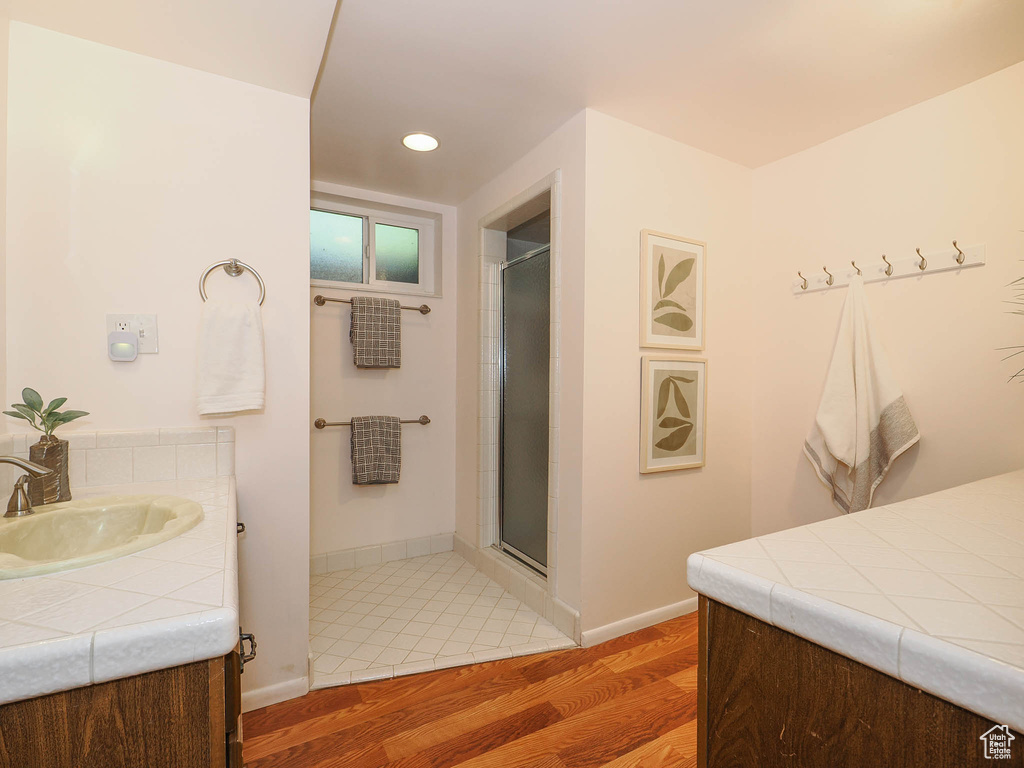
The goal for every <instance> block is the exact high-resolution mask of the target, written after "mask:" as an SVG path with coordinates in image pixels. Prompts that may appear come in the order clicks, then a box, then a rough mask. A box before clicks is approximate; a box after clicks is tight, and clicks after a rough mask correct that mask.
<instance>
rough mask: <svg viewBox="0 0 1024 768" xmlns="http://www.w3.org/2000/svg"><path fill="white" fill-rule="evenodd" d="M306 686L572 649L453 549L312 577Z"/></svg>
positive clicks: (547, 624)
mask: <svg viewBox="0 0 1024 768" xmlns="http://www.w3.org/2000/svg"><path fill="white" fill-rule="evenodd" d="M309 598H310V608H309V616H310V621H309V645H310V654H311V656H312V658H313V664H312V671H311V672H312V680H311V687H313V688H326V687H328V686H332V685H345V684H347V683H357V682H362V681H365V680H378V679H381V678H387V677H394V676H396V675H411V674H415V673H417V672H427V671H430V670H432V669H444V668H446V667H454V666H459V665H461V664H475V663H477V662H481V661H493V660H495V659H505V658H509V657H511V656H523V655H525V654H528V653H540V652H542V651H550V650H557V649H561V648H572V647H574V645H575V643H573V641H572V640H571V639H570V638H568V637H566V636H565V635H563V634H562V633H560V632H559V631H558V630H557V629H555V627H554V626H553V625H552V624H551V623H550V622H549V621H547V620H546V619H544V618H543V617H541V616H538V615H537V614H536V613H534V612H533V611H532V610H530V609H529V608H527V607H526V606H525V605H523V604H522V603H521V602H520V601H519V600H517V599H516V598H514V597H512V596H511V595H510V594H508V592H506V591H504V590H503V589H502V588H501V587H500V586H498V585H497V584H496V583H495V582H493V581H491V580H490V579H489V578H487V576H485V575H484V574H482V573H480V572H479V571H477V570H476V568H474V567H473V566H472V565H470V564H469V563H467V562H466V561H465V560H463V559H462V558H461V557H459V556H458V555H456V554H455V553H454V552H441V553H439V554H435V555H424V556H422V557H414V558H411V559H408V560H395V561H392V562H390V563H384V564H383V565H369V566H365V567H362V568H355V569H353V570H347V571H334V572H333V573H326V574H323V575H321V576H313V577H311V579H310V588H309Z"/></svg>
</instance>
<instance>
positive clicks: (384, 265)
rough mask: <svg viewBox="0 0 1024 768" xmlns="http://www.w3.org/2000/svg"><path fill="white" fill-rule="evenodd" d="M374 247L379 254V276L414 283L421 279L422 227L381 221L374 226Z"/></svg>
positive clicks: (379, 277)
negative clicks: (401, 225)
mask: <svg viewBox="0 0 1024 768" xmlns="http://www.w3.org/2000/svg"><path fill="white" fill-rule="evenodd" d="M373 250H374V253H375V254H376V257H377V258H376V262H377V279H378V280H384V281H386V282H389V283H412V284H413V285H415V284H417V283H419V281H420V233H419V230H416V229H412V228H410V227H396V226H394V225H392V224H380V223H377V224H375V225H374V230H373Z"/></svg>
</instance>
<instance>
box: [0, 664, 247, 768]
mask: <svg viewBox="0 0 1024 768" xmlns="http://www.w3.org/2000/svg"><path fill="white" fill-rule="evenodd" d="M240 674H241V662H240V658H239V654H238V653H237V652H232V653H230V654H228V655H227V656H224V657H221V658H217V659H210V660H209V661H200V662H195V663H193V664H184V665H182V666H180V667H172V668H170V669H162V670H159V671H157V672H148V673H146V674H143V675H136V676H134V677H128V678H124V679H122V680H112V681H110V682H107V683H100V684H98V685H89V686H85V687H83V688H74V689H72V690H70V691H61V692H60V693H53V694H50V695H48V696H40V697H39V698H35V699H28V700H26V701H16V702H13V703H11V704H4V705H0V768H224V767H225V766H228V767H229V768H241V766H242V743H241V732H240V722H241V711H242V710H241V681H240ZM2 684H3V683H2V681H0V685H2Z"/></svg>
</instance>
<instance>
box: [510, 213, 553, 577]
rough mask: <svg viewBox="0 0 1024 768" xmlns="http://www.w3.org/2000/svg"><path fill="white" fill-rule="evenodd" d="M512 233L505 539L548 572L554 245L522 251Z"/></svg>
mask: <svg viewBox="0 0 1024 768" xmlns="http://www.w3.org/2000/svg"><path fill="white" fill-rule="evenodd" d="M530 223H533V222H530ZM543 223H544V228H545V231H546V230H547V221H544V222H543ZM513 237H514V235H513V233H512V232H509V247H508V254H509V258H508V259H507V260H506V261H505V263H503V264H502V267H501V280H500V286H501V341H500V344H501V349H500V355H499V361H500V407H501V410H500V419H499V446H500V465H499V470H500V471H499V473H498V477H499V483H500V491H499V528H500V535H499V546H500V548H501V549H502V550H503V551H504V552H507V553H508V554H510V555H512V556H513V557H515V558H517V559H518V560H520V561H522V562H523V563H525V564H526V565H528V566H530V567H531V568H533V569H534V570H536V571H539V572H540V573H542V574H546V573H547V560H548V551H547V530H548V368H549V363H550V349H549V333H550V319H551V317H550V315H551V301H550V273H551V253H550V251H551V248H550V245H541V246H540V247H534V248H533V250H528V251H526V252H525V253H522V251H523V245H522V243H523V241H516V240H514V239H513ZM532 245H535V244H532Z"/></svg>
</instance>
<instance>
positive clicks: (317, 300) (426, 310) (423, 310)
mask: <svg viewBox="0 0 1024 768" xmlns="http://www.w3.org/2000/svg"><path fill="white" fill-rule="evenodd" d="M328 301H333V302H336V303H338V304H351V303H352V299H329V298H328V297H326V296H320V295H319V294H318V295H316V296H314V297H313V303H314V304H316V305H317V306H318V307H322V306H323V305H324V304H326V303H327V302H328ZM399 306H400V307H401V308H402V309H414V310H416V311H417V312H419V313H420V314H421V315H429V314H430V307H428V306H427V305H426V304H420V305H419V306H418V307H407V306H405V305H404V304H400V305H399Z"/></svg>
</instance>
